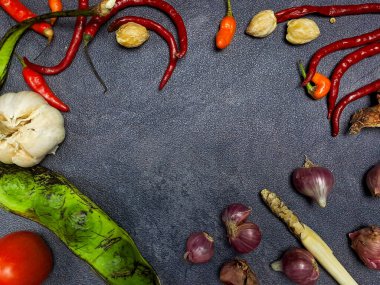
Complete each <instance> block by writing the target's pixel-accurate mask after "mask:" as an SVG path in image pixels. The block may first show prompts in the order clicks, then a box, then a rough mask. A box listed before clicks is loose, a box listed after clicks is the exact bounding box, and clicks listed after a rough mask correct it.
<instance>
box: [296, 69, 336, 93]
mask: <svg viewBox="0 0 380 285" xmlns="http://www.w3.org/2000/svg"><path fill="white" fill-rule="evenodd" d="M299 67H300V70H301V74H302V76H303V77H305V76H306V71H305V68H304V67H303V65H302V63H301V62H300V63H299ZM311 81H312V82H313V83H314V84H315V86H312V85H311V84H310V82H309V83H308V84H306V90H307V93H308V94H309V95H310V96H311V97H313V98H314V99H315V100H320V99H322V98H323V97H325V96H326V95H327V93H329V90H330V87H331V81H330V79H328V78H327V77H326V76H324V75H323V74H321V73H318V72H316V73H315V74H314V76H313V78H312V79H311Z"/></svg>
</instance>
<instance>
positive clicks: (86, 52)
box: [83, 44, 108, 93]
mask: <svg viewBox="0 0 380 285" xmlns="http://www.w3.org/2000/svg"><path fill="white" fill-rule="evenodd" d="M83 50H84V55H85V56H86V59H87V61H88V64H89V65H90V68H91V70H92V72H93V73H94V75H95V77H96V79H97V80H98V81H99V83H100V84H101V85H102V86H103V89H104V91H103V93H106V92H107V90H108V88H107V85H106V84H105V82H104V80H103V79H102V77H101V76H100V74H99V72H98V71H97V70H96V67H95V64H94V62H93V61H92V59H91V56H90V53H89V52H88V45H86V44H85V45H84V46H83Z"/></svg>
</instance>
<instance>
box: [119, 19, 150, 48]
mask: <svg viewBox="0 0 380 285" xmlns="http://www.w3.org/2000/svg"><path fill="white" fill-rule="evenodd" d="M148 39H149V31H148V30H147V29H146V28H145V27H144V26H142V25H140V24H137V23H134V22H128V23H126V24H124V25H121V26H120V28H119V29H117V31H116V41H117V42H118V43H119V44H120V45H122V46H124V47H126V48H135V47H139V46H141V45H142V44H143V43H145V42H146V41H147V40H148Z"/></svg>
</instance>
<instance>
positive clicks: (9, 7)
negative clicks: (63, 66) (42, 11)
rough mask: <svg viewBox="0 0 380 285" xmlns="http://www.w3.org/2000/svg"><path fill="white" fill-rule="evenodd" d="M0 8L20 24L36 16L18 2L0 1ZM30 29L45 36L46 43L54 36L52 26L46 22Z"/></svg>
mask: <svg viewBox="0 0 380 285" xmlns="http://www.w3.org/2000/svg"><path fill="white" fill-rule="evenodd" d="M0 7H1V8H3V9H4V11H5V12H7V13H8V15H9V16H11V17H12V18H13V19H14V20H16V21H17V22H22V21H24V20H27V19H29V18H33V17H35V16H37V15H36V14H35V13H34V12H32V11H31V10H30V9H29V8H27V7H26V6H25V5H24V4H22V3H21V2H20V1H19V0H0ZM32 29H33V30H34V31H36V32H37V33H39V34H41V35H43V36H45V37H46V38H47V39H48V42H51V40H52V39H53V36H54V32H53V28H52V26H51V25H50V24H49V23H47V22H44V21H42V22H39V23H36V24H33V26H32Z"/></svg>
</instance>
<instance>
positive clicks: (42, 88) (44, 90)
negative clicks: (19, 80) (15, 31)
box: [17, 55, 70, 112]
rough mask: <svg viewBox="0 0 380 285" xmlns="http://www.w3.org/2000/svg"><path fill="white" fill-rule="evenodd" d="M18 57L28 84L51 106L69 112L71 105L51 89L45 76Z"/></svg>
mask: <svg viewBox="0 0 380 285" xmlns="http://www.w3.org/2000/svg"><path fill="white" fill-rule="evenodd" d="M17 57H18V59H19V60H20V62H21V64H22V75H23V77H24V80H25V82H26V84H28V86H29V87H30V89H32V90H33V91H34V92H37V93H39V94H40V95H41V96H42V97H43V98H44V99H45V100H46V102H48V103H49V104H50V105H51V106H53V107H54V108H56V109H58V110H60V111H62V112H68V111H70V108H69V106H67V105H66V104H65V103H63V102H62V101H61V100H60V99H59V98H58V97H57V96H56V95H55V94H54V92H53V91H52V90H51V88H50V87H49V85H48V84H47V82H46V81H45V79H44V77H43V76H42V75H41V74H39V73H38V72H35V71H34V70H32V69H30V68H29V67H28V66H27V65H26V64H25V63H24V61H23V60H22V58H21V57H20V56H19V55H17Z"/></svg>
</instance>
